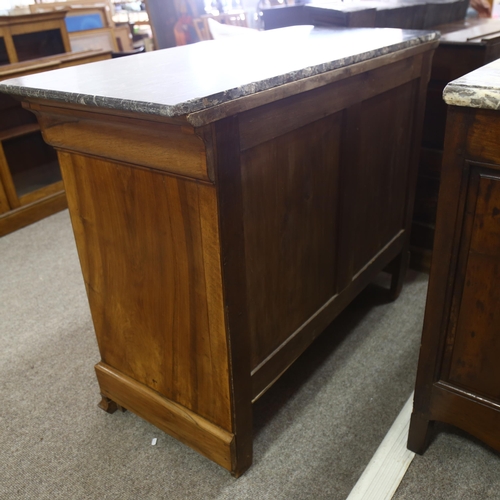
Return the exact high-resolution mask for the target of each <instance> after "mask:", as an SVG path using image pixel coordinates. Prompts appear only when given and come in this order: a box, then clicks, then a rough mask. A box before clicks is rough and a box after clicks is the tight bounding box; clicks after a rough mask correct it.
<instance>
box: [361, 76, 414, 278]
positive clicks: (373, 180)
mask: <svg viewBox="0 0 500 500" xmlns="http://www.w3.org/2000/svg"><path fill="white" fill-rule="evenodd" d="M414 103H415V85H414V82H410V83H408V84H405V85H402V86H399V87H397V88H395V89H392V90H391V91H389V92H385V93H383V94H380V95H379V96H376V97H373V98H371V99H368V100H366V101H364V102H363V103H362V105H361V109H360V122H359V129H360V136H361V137H360V140H361V143H360V145H359V150H360V159H359V165H358V166H357V169H356V176H357V180H356V183H355V185H356V197H353V198H352V199H351V208H352V210H353V212H354V213H355V215H354V220H353V222H352V224H353V227H354V231H355V237H354V241H355V243H354V245H353V247H352V250H353V270H354V272H355V273H356V272H358V271H359V270H361V269H362V268H363V267H364V266H365V265H366V264H368V263H369V261H370V260H371V259H372V258H373V256H374V255H376V254H377V252H378V251H380V250H381V249H382V248H383V247H384V246H385V245H386V244H387V243H388V242H389V241H390V240H391V239H392V238H394V237H395V236H396V235H397V234H398V233H399V232H400V231H401V230H402V229H403V228H404V227H405V215H406V210H407V208H406V203H405V200H406V198H407V196H408V194H407V184H408V176H409V167H408V165H409V162H410V146H411V144H412V140H411V138H412V134H413V116H414V115H413V109H414V106H415V104H414Z"/></svg>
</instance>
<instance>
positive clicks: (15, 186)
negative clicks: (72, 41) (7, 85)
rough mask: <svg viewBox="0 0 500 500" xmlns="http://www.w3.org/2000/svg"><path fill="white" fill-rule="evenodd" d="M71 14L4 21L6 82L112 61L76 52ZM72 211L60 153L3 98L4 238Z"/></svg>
mask: <svg viewBox="0 0 500 500" xmlns="http://www.w3.org/2000/svg"><path fill="white" fill-rule="evenodd" d="M65 15H66V12H65V11H63V12H50V13H42V14H30V15H22V16H6V17H0V80H5V79H8V78H15V77H19V76H24V75H28V74H32V73H38V72H41V71H46V70H50V69H57V68H62V67H66V66H73V65H77V64H83V63H87V62H93V61H98V60H101V59H109V57H110V52H109V51H108V52H106V51H102V50H99V51H87V52H78V53H72V52H70V45H69V38H68V33H67V30H66V25H65V22H64V17H65ZM24 35H26V36H28V38H18V37H19V36H24ZM40 40H42V43H41V45H40V44H39V43H38V42H37V41H40ZM44 40H45V42H46V43H44V42H43V41H44ZM35 42H36V43H35ZM40 54H43V55H44V57H39V56H40ZM66 206H67V203H66V195H65V192H64V186H63V183H62V179H61V173H60V170H59V163H58V159H57V154H56V152H55V150H54V149H53V148H52V147H50V146H48V145H47V144H46V143H45V142H44V140H43V138H42V135H41V132H40V127H39V125H38V123H37V121H36V118H35V115H34V114H32V113H31V112H29V111H26V110H25V109H23V108H22V107H21V104H20V103H19V102H18V101H17V100H15V99H13V98H11V97H9V96H7V95H4V94H0V236H3V235H5V234H8V233H10V232H12V231H15V230H17V229H20V228H21V227H24V226H26V225H28V224H31V223H33V222H36V221H38V220H40V219H42V218H44V217H47V216H48V215H51V214H53V213H55V212H58V211H60V210H63V209H64V208H66Z"/></svg>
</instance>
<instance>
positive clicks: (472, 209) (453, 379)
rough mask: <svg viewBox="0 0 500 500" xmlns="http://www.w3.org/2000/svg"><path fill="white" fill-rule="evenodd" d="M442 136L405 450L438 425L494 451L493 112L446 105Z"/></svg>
mask: <svg viewBox="0 0 500 500" xmlns="http://www.w3.org/2000/svg"><path fill="white" fill-rule="evenodd" d="M497 67H498V66H497ZM497 71H498V70H497ZM490 82H491V80H490ZM446 134H447V135H446V142H445V151H444V161H443V172H442V182H441V188H440V193H439V207H438V215H437V225H436V240H435V244H434V249H433V261H432V268H431V275H430V283H429V293H428V297H427V306H426V312H425V322H424V330H423V336H422V347H421V352H420V359H419V364H418V375H417V384H416V389H415V403H414V411H413V415H412V420H411V426H410V435H409V441H408V447H409V448H410V449H411V450H413V451H415V452H423V451H424V450H425V448H426V445H427V440H428V435H429V430H430V427H431V424H432V422H434V421H436V420H437V421H442V422H446V423H449V424H453V425H455V426H457V427H460V428H461V429H463V430H465V431H468V432H470V433H471V434H473V435H475V436H476V437H478V438H479V439H481V440H483V441H484V442H486V443H487V444H489V445H490V446H492V447H494V448H495V449H497V450H500V364H499V362H498V361H499V359H500V144H499V143H498V136H499V134H500V113H499V112H498V111H492V110H487V109H471V108H467V107H451V108H450V111H449V113H448V123H447V131H446Z"/></svg>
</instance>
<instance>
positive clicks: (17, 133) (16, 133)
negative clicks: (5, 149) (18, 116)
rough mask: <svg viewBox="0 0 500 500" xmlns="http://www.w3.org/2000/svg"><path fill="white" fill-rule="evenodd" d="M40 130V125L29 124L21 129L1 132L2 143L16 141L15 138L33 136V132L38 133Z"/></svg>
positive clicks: (16, 128)
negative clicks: (10, 140)
mask: <svg viewBox="0 0 500 500" xmlns="http://www.w3.org/2000/svg"><path fill="white" fill-rule="evenodd" d="M39 130H40V126H39V125H38V123H28V124H27V125H21V126H19V127H14V128H11V129H8V130H2V131H1V132H0V141H7V140H9V139H14V138H15V137H21V136H23V135H27V134H32V133H33V132H38V131H39Z"/></svg>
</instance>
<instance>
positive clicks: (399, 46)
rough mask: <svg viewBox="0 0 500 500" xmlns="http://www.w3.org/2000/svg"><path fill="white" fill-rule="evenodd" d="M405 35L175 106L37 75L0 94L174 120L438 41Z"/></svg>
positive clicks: (9, 84)
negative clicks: (57, 85)
mask: <svg viewBox="0 0 500 500" xmlns="http://www.w3.org/2000/svg"><path fill="white" fill-rule="evenodd" d="M316 29H317V28H316ZM365 30H366V29H365ZM382 30H383V29H382ZM327 31H332V30H327ZM397 31H402V30H397ZM402 32H403V31H402ZM404 33H405V35H406V36H407V37H408V38H407V39H404V40H401V41H400V42H399V43H392V44H390V45H387V46H382V47H378V48H375V49H374V50H368V51H364V52H360V53H356V54H352V55H350V56H347V57H341V58H338V59H334V60H331V61H325V62H322V63H320V64H314V65H311V66H306V67H303V68H300V69H296V70H293V71H289V72H285V73H283V74H277V75H275V76H272V77H270V78H264V79H261V80H256V81H249V82H246V83H243V84H241V85H238V86H235V87H232V88H229V89H226V90H223V91H221V92H215V93H212V94H209V95H201V96H197V97H194V98H191V99H186V100H184V101H182V102H177V103H163V102H158V100H156V99H155V100H140V99H127V98H121V97H120V98H119V97H113V96H111V95H105V94H103V95H98V94H92V93H85V92H83V93H78V92H66V91H64V90H61V89H51V88H48V86H47V87H45V88H44V87H42V86H37V76H38V75H41V74H38V75H30V76H28V77H23V78H21V79H12V80H5V81H3V82H0V91H1V92H4V93H7V94H12V95H15V96H18V97H28V98H39V99H46V100H53V101H57V102H64V103H72V104H80V105H84V106H90V107H99V108H107V109H117V110H123V111H129V112H136V113H144V114H151V115H158V116H165V117H171V118H174V117H180V116H184V115H188V114H191V113H195V112H198V111H202V110H205V109H209V108H212V107H214V106H217V105H220V104H223V103H225V102H229V101H233V100H235V99H239V98H243V97H246V96H249V95H253V94H257V93H259V92H263V91H265V90H270V89H272V88H275V87H279V86H281V85H285V84H287V83H291V82H294V81H299V80H301V79H305V78H309V77H312V76H316V75H319V74H322V73H326V72H329V71H333V70H337V69H341V68H344V67H347V66H351V65H353V64H356V63H360V62H364V61H367V60H370V59H374V58H376V57H381V56H384V55H387V54H390V53H393V52H397V51H399V50H403V49H406V48H410V47H414V46H417V45H421V44H424V43H429V42H432V41H435V40H438V39H439V32H436V31H413V30H405V31H404ZM217 42H218V41H217ZM202 43H214V42H213V41H212V42H202ZM167 50H175V49H167ZM150 54H151V53H150ZM132 57H140V56H132ZM124 59H126V58H122V60H124ZM115 61H116V60H115ZM109 62H111V61H103V62H100V63H92V64H103V63H109ZM92 64H90V65H89V66H91V65H92ZM76 68H77V69H78V68H80V69H79V71H81V69H82V68H83V66H80V67H76ZM67 69H69V68H67ZM58 71H65V70H64V69H63V70H55V71H51V72H47V73H56V72H58ZM42 75H43V74H42ZM21 80H22V81H21ZM26 84H28V85H26Z"/></svg>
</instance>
